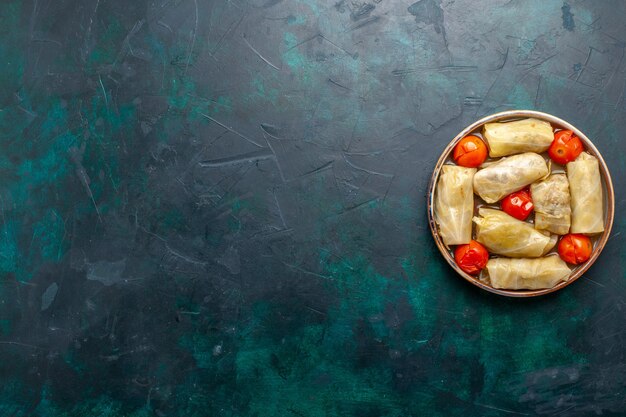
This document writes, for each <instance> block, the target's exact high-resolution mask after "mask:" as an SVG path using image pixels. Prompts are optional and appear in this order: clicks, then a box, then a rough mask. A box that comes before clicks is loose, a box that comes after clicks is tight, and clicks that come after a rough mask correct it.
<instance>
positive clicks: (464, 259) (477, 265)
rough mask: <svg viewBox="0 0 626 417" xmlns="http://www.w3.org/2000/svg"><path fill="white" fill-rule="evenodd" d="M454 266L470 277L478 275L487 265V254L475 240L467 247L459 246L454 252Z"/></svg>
mask: <svg viewBox="0 0 626 417" xmlns="http://www.w3.org/2000/svg"><path fill="white" fill-rule="evenodd" d="M454 260H455V261H456V264H457V265H458V266H459V267H460V268H461V269H462V270H463V271H465V272H467V273H468V274H471V275H478V274H479V273H480V271H481V270H482V269H483V268H484V267H485V265H487V261H488V260H489V252H487V249H485V247H484V246H483V245H481V244H480V243H478V242H476V241H475V240H472V241H470V243H468V244H467V245H459V246H457V248H456V249H455V251H454Z"/></svg>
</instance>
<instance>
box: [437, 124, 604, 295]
mask: <svg viewBox="0 0 626 417" xmlns="http://www.w3.org/2000/svg"><path fill="white" fill-rule="evenodd" d="M548 119H549V118H548ZM477 126H478V127H477ZM474 128H475V130H472V129H474ZM478 129H481V130H480V132H478ZM470 130H471V133H469V134H466V136H464V137H462V138H461V139H460V140H459V141H458V142H457V143H456V145H455V147H454V149H452V150H451V151H449V152H448V154H447V155H446V156H447V160H446V162H445V163H444V164H443V166H441V168H440V171H439V172H438V173H436V175H438V177H436V178H437V182H436V184H435V188H434V194H433V195H431V200H430V201H432V204H433V206H432V211H431V212H430V213H432V216H433V220H434V222H432V223H431V227H433V232H434V233H435V235H437V234H438V235H439V237H440V238H441V240H439V239H436V240H437V245H438V246H439V249H440V250H441V251H442V252H444V255H445V256H446V257H447V259H448V260H449V261H450V255H451V256H452V258H453V259H454V263H455V264H456V265H455V269H456V270H457V271H459V272H460V273H461V274H462V275H463V276H465V277H466V278H468V279H470V277H469V276H468V275H471V276H473V277H474V279H473V281H474V283H479V282H480V286H482V287H483V288H485V285H487V286H490V287H491V288H488V289H490V290H492V291H494V292H499V293H507V292H506V291H495V290H494V289H506V290H512V291H511V295H512V294H513V292H514V291H516V290H541V289H546V290H547V289H550V288H552V289H554V287H555V286H557V287H559V288H560V287H561V286H563V285H565V284H568V283H569V282H566V281H567V280H568V279H569V277H570V276H573V275H572V271H578V272H577V273H576V274H575V275H574V276H578V275H580V273H582V272H583V271H582V270H580V267H579V266H580V265H582V268H585V267H586V266H587V265H588V264H589V261H590V259H592V254H593V253H594V245H595V244H596V243H598V242H596V240H597V239H598V238H597V237H596V236H595V235H596V234H598V233H601V232H603V231H605V225H604V223H605V213H604V210H605V209H606V207H604V198H605V196H604V195H603V194H604V193H605V192H606V191H605V190H603V187H605V186H609V184H608V183H607V184H605V183H604V182H603V181H604V178H602V177H601V172H600V169H601V168H602V169H603V170H604V169H606V168H605V166H604V165H603V164H602V166H600V165H601V162H600V161H599V159H600V157H599V156H598V157H595V156H593V153H592V151H593V149H594V148H593V146H591V145H589V146H590V147H591V149H588V148H586V146H587V145H584V143H587V139H585V138H584V136H582V135H581V136H580V137H578V136H577V135H576V134H575V133H574V131H573V130H567V129H560V128H556V129H555V128H553V126H552V125H551V124H550V123H549V122H546V121H542V120H538V119H534V118H526V119H517V120H514V121H511V122H497V123H485V124H483V125H482V126H480V125H478V124H474V125H472V128H471V129H468V130H467V131H470ZM481 133H482V136H481ZM583 140H584V142H583ZM603 173H604V171H603ZM607 181H608V180H607ZM607 190H610V187H608V188H607ZM435 223H436V225H435ZM435 229H436V230H435ZM442 243H443V244H442ZM603 243H604V241H603V240H601V241H599V243H598V244H603ZM444 246H445V247H447V253H445V251H444ZM597 250H598V248H596V251H597ZM595 256H596V255H594V259H595ZM451 262H452V261H451ZM583 264H584V265H583ZM461 271H463V272H461ZM559 282H561V284H563V285H558V284H559ZM543 292H547V291H540V292H531V293H528V294H527V295H536V294H539V293H543ZM524 295H526V294H524Z"/></svg>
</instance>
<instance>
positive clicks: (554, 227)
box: [530, 174, 572, 235]
mask: <svg viewBox="0 0 626 417" xmlns="http://www.w3.org/2000/svg"><path fill="white" fill-rule="evenodd" d="M530 194H531V196H532V199H533V205H534V210H535V229H537V230H547V231H548V232H551V233H556V234H557V235H565V234H567V232H569V228H570V223H571V213H572V209H571V208H570V193H569V182H568V181H567V177H566V176H565V174H553V175H550V176H549V177H548V178H546V179H545V180H543V181H539V182H535V183H533V184H531V186H530Z"/></svg>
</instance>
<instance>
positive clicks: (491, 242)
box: [473, 207, 558, 258]
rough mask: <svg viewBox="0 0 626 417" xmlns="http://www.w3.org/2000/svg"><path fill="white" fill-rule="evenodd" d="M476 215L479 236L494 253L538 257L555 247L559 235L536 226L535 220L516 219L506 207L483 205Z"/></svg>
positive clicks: (478, 238)
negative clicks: (507, 212) (487, 206)
mask: <svg viewBox="0 0 626 417" xmlns="http://www.w3.org/2000/svg"><path fill="white" fill-rule="evenodd" d="M478 214H479V215H480V217H474V219H473V220H474V223H475V224H476V240H477V241H478V242H479V243H482V244H483V245H484V246H485V247H486V248H487V250H489V252H491V253H496V254H498V255H503V256H509V257H511V258H537V257H539V256H542V255H544V254H545V253H547V252H548V251H549V250H550V249H552V248H553V247H554V245H555V244H556V242H557V239H558V238H557V237H556V236H550V234H549V233H546V234H544V233H542V232H540V231H538V230H535V228H534V227H533V225H532V224H530V223H526V222H523V221H521V220H517V219H516V218H514V217H511V216H509V215H508V214H506V213H505V212H503V211H500V210H495V209H490V208H484V207H483V208H480V209H479V210H478Z"/></svg>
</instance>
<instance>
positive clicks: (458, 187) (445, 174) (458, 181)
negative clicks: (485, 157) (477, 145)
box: [435, 165, 476, 246]
mask: <svg viewBox="0 0 626 417" xmlns="http://www.w3.org/2000/svg"><path fill="white" fill-rule="evenodd" d="M475 173H476V168H465V167H459V166H454V165H444V166H443V167H442V168H441V173H440V174H439V182H438V183H437V195H436V197H435V220H436V221H437V224H438V225H439V233H440V235H441V238H442V239H443V243H444V244H446V245H447V246H449V245H461V244H466V243H469V242H470V240H472V216H473V215H474V192H473V189H472V180H473V178H474V174H475Z"/></svg>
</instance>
